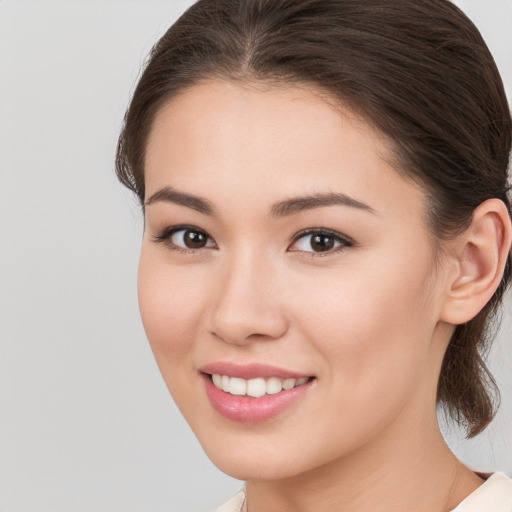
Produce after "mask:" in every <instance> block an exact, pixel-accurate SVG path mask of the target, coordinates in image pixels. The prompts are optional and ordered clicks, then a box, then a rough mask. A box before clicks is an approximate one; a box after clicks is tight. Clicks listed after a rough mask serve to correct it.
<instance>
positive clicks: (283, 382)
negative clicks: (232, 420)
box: [212, 374, 308, 398]
mask: <svg viewBox="0 0 512 512" xmlns="http://www.w3.org/2000/svg"><path fill="white" fill-rule="evenodd" d="M212 380H213V383H214V384H215V387H217V388H219V389H222V390H223V391H225V392H226V393H230V394H232V395H240V396H244V395H247V396H252V397H255V398H258V397H260V396H263V395H273V394H275V393H279V392H280V391H282V390H283V389H284V390H287V389H292V388H294V387H296V386H301V385H302V384H305V383H306V382H307V381H308V378H307V377H302V378H300V379H280V378H278V377H270V379H263V378H261V377H259V378H256V379H249V380H246V379H239V378H238V377H229V376H228V375H218V374H213V375H212Z"/></svg>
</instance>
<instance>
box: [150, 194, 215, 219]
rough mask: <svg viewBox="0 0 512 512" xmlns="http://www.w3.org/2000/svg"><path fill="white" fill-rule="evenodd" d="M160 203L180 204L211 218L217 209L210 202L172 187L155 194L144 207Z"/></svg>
mask: <svg viewBox="0 0 512 512" xmlns="http://www.w3.org/2000/svg"><path fill="white" fill-rule="evenodd" d="M159 201H164V202H167V203H175V204H180V205H182V206H186V207H187V208H191V209H192V210H196V211H198V212H199V213H204V214H205V215H209V216H211V217H214V216H215V208H214V207H213V206H212V204H211V203H210V202H209V201H207V200H206V199H203V198H201V197H198V196H193V195H192V194H186V193H185V192H178V191H177V190H176V189H174V188H172V187H165V188H162V189H161V190H158V191H157V192H155V193H154V194H153V195H152V196H151V197H150V198H149V199H147V200H146V201H145V202H144V206H149V205H150V204H153V203H157V202H159Z"/></svg>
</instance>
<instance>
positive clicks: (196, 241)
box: [157, 228, 215, 250]
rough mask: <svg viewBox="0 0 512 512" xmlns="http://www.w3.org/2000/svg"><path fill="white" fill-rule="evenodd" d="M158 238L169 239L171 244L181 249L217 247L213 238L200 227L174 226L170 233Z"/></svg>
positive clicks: (161, 239)
mask: <svg viewBox="0 0 512 512" xmlns="http://www.w3.org/2000/svg"><path fill="white" fill-rule="evenodd" d="M157 238H158V239H160V241H164V240H168V241H169V242H170V243H171V244H170V245H173V246H175V247H176V248H181V249H192V250H193V249H203V248H206V247H215V243H214V242H213V240H212V239H211V238H210V237H209V236H208V234H207V233H205V232H204V231H202V230H200V229H193V228H186V229H185V228H181V229H180V228H174V229H173V230H172V231H171V232H170V233H165V234H163V235H161V236H159V237H157Z"/></svg>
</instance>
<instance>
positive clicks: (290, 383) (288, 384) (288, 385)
mask: <svg viewBox="0 0 512 512" xmlns="http://www.w3.org/2000/svg"><path fill="white" fill-rule="evenodd" d="M296 382H297V379H284V381H283V389H292V388H294V387H295V384H296Z"/></svg>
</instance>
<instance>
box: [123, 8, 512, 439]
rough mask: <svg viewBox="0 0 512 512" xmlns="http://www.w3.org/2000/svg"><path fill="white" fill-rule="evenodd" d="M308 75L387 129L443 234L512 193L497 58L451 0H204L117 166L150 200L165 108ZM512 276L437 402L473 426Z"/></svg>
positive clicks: (489, 386)
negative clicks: (233, 87) (211, 84)
mask: <svg viewBox="0 0 512 512" xmlns="http://www.w3.org/2000/svg"><path fill="white" fill-rule="evenodd" d="M214 77H217V78H223V79H228V80H233V81H258V82H266V83H271V84H272V83H284V84H286V83H303V84H308V85H313V86H315V87H317V88H320V89H322V90H324V91H327V92H328V93H330V94H331V95H332V96H334V97H335V98H337V99H339V100H340V101H342V102H343V103H344V104H346V105H348V106H349V107H351V108H352V109H354V110H355V111H356V112H358V113H359V114H360V115H362V116H363V117H364V118H365V119H366V120H367V121H369V122H370V123H372V124H373V125H374V126H376V127H377V128H378V129H379V130H381V131H382V132H383V133H384V134H386V135H387V136H388V137H389V138H390V139H391V140H392V141H393V144H394V152H395V157H396V167H397V169H398V170H399V172H401V173H404V174H405V175H407V176H409V177H411V178H412V179H414V180H415V181H417V182H419V183H421V184H422V185H423V187H424V189H425V190H426V193H427V196H428V216H429V221H430V224H431V226H432V229H433V232H434V233H435V234H436V235H437V236H438V237H440V238H441V239H446V238H449V237H450V236H452V235H453V234H455V233H459V232H461V231H462V230H464V229H465V228H466V227H467V226H468V224H469V223H470V221H471V218H472V214H473V211H474V210H475V208H476V207H477V206H478V205H479V204H481V203H482V202H483V201H485V200H486V199H489V198H499V199H501V200H502V201H503V202H504V203H505V204H506V205H507V208H508V209H509V211H510V205H509V200H508V198H507V187H508V184H507V169H508V164H509V157H510V149H511V140H512V120H511V117H510V111H509V107H508V103H507V99H506V96H505V92H504V88H503V83H502V81H501V78H500V76H499V73H498V70H497V68H496V64H495V62H494V60H493V58H492V56H491V54H490V52H489V50H488V48H487V46H486V44H485V42H484V41H483V39H482V37H481V35H480V33H479V32H478V30H477V28H476V27H475V26H474V25H473V23H472V22H471V21H470V20H469V19H468V18H467V17H466V16H465V15H464V14H463V13H462V12H461V11H460V10H459V9H458V8H457V7H455V6H454V5H453V4H451V3H450V2H449V1H447V0H415V1H411V0H385V1H383V0H199V1H198V2H197V3H195V4H194V5H193V6H192V7H190V8H189V9H188V10H187V11H186V12H185V13H184V14H183V15H182V16H181V17H180V18H179V19H178V21H177V22H176V23H175V24H174V25H173V26H172V27H171V28H170V29H169V30H168V31H167V33H166V34H165V35H164V36H163V37H162V38H161V39H160V41H158V43H157V44H156V45H155V46H154V48H153V50H152V51H151V54H150V57H149V60H148V62H147V65H146V67H145V70H144V72H143V74H142V76H141V78H140V80H139V83H138V85H137V87H136V90H135V93H134V95H133V99H132V101H131V104H130V106H129V108H128V111H127V113H126V117H125V123H124V127H123V130H122V133H121V135H120V138H119V144H118V150H117V159H116V168H117V175H118V177H119V179H120V180H121V182H122V183H124V184H125V185H126V186H127V187H128V188H130V189H131V190H133V191H134V192H135V193H136V194H137V195H138V197H139V198H140V201H141V203H142V204H143V203H144V195H145V189H144V156H145V147H146V143H147V138H148V135H149V132H150V129H151V126H152V122H153V119H154V117H155V114H156V113H157V112H158V110H159V109H160V108H161V106H162V105H163V104H164V103H165V102H167V101H168V100H169V99H170V98H172V97H173V96H175V95H177V94H178V93H179V92H181V91H183V90H184V89H185V88H187V87H189V86H191V85H193V84H195V83H197V82H198V81H200V80H203V79H207V78H214ZM509 279H510V256H509V260H508V262H507V265H506V269H505V275H504V276H503V279H502V281H501V284H500V286H499V288H498V290H497V291H496V293H495V294H494V296H493V297H492V299H491V300H490V302H489V303H488V304H487V305H486V307H485V308H484V309H483V310H482V311H481V312H480V313H479V314H478V315H477V316H476V317H475V318H474V319H472V320H471V321H469V322H468V323H466V324H464V325H460V326H457V327H456V329H455V332H454V335H453V337H452V339H451V341H450V344H449V346H448V349H447V352H446V355H445V358H444V361H443V366H442V369H441V375H440V379H439V384H438V402H439V403H440V404H442V405H444V406H445V408H446V410H447V411H448V412H449V413H450V414H451V415H452V417H454V418H455V419H456V420H457V421H458V422H459V424H462V425H464V426H465V427H466V429H467V432H468V436H474V435H476V434H477V433H479V432H480V431H481V430H483V429H484V428H485V427H486V426H487V424H488V423H489V422H490V421H491V420H492V418H493V416H494V411H495V400H496V399H497V398H498V396H499V393H498V390H497V387H496V384H495V382H494V379H493V377H492V375H491V374H490V372H489V371H488V369H487V367H486V365H485V362H484V356H485V352H486V351H487V350H488V348H489V344H490V341H491V332H490V331H491V327H492V325H491V324H492V322H493V321H495V319H496V313H497V309H498V306H499V304H500V303H501V300H502V297H503V293H504V291H505V288H506V286H507V284H508V282H509Z"/></svg>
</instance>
